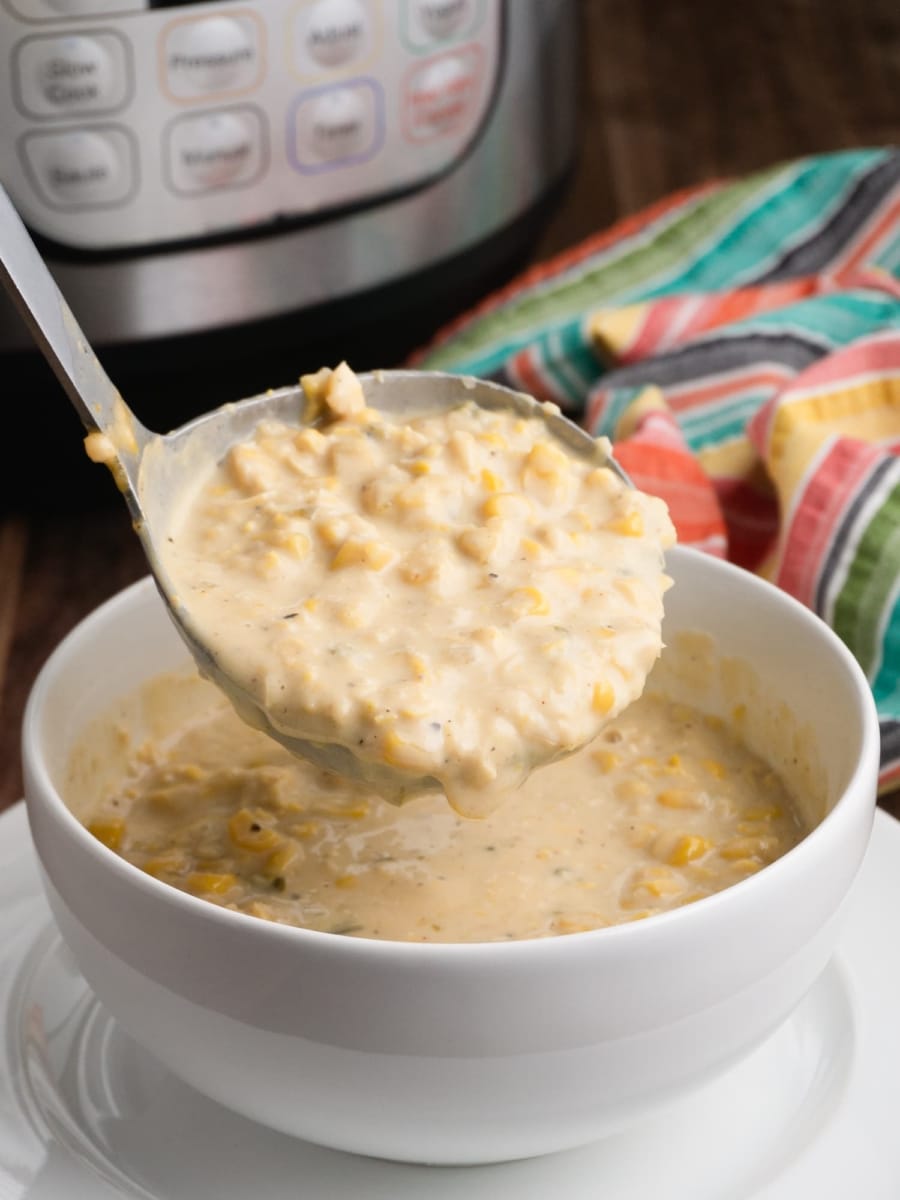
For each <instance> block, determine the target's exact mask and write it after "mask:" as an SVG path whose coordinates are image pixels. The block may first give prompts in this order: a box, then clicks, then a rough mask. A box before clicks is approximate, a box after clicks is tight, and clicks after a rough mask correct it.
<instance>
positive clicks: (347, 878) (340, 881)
mask: <svg viewBox="0 0 900 1200" xmlns="http://www.w3.org/2000/svg"><path fill="white" fill-rule="evenodd" d="M356 882H357V881H356V876H355V875H338V877H337V879H335V881H334V886H335V887H336V888H342V889H344V890H346V889H348V888H355V887H356Z"/></svg>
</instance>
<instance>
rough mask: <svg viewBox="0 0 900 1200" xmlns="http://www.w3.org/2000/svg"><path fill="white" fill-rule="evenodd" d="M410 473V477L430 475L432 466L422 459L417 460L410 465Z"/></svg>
mask: <svg viewBox="0 0 900 1200" xmlns="http://www.w3.org/2000/svg"><path fill="white" fill-rule="evenodd" d="M409 473H410V475H430V474H431V464H430V463H427V462H425V460H424V459H422V458H417V459H416V461H415V462H412V463H410V464H409Z"/></svg>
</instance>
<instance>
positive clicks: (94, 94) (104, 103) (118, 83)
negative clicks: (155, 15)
mask: <svg viewBox="0 0 900 1200" xmlns="http://www.w3.org/2000/svg"><path fill="white" fill-rule="evenodd" d="M128 54H129V51H128V47H127V46H126V44H125V42H124V40H123V39H122V38H121V37H120V36H119V35H118V34H117V33H113V32H112V31H107V30H92V31H91V32H90V33H89V34H69V35H65V36H63V37H44V36H38V37H32V38H28V39H27V40H26V41H24V42H22V43H21V44H20V45H19V46H18V48H17V50H16V55H15V59H14V80H15V95H16V101H17V103H18V105H19V107H20V108H22V109H23V110H24V111H25V112H26V113H29V114H30V115H31V116H36V117H50V116H53V117H56V116H62V115H65V114H68V113H72V114H73V115H76V114H77V115H80V114H82V113H96V112H110V111H112V110H113V109H116V108H119V107H120V106H121V105H123V104H125V103H126V101H127V100H128V97H129V92H130V87H131V84H130V78H131V70H130V68H129V61H128Z"/></svg>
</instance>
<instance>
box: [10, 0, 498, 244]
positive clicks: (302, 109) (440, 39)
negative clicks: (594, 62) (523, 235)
mask: <svg viewBox="0 0 900 1200" xmlns="http://www.w3.org/2000/svg"><path fill="white" fill-rule="evenodd" d="M502 4H503V0H247V2H244V0H225V2H219V3H201V4H192V3H177V2H176V3H172V2H171V0H0V46H2V53H3V56H4V59H5V63H4V68H3V71H2V73H0V80H2V82H0V94H2V106H3V108H2V111H3V113H4V117H3V121H2V124H0V174H2V182H3V183H4V184H5V186H6V187H7V189H8V191H9V192H10V195H11V196H12V198H13V201H14V202H15V204H16V206H17V207H18V209H19V211H20V213H21V214H22V216H23V218H24V219H25V220H26V222H27V223H28V224H29V225H30V226H31V228H32V229H33V230H34V231H35V232H36V233H38V234H41V235H43V236H45V237H47V238H49V239H52V240H53V241H54V242H56V243H58V244H60V245H62V246H65V247H68V248H71V249H75V250H82V251H109V250H128V249H139V248H141V247H145V248H149V247H153V246H156V245H160V244H163V243H165V244H171V243H173V242H175V243H178V242H183V241H184V242H186V241H193V240H194V239H197V238H204V237H209V236H215V235H223V234H224V235H227V234H229V233H237V232H239V231H241V230H248V229H256V228H265V227H267V226H271V225H272V224H273V223H274V222H277V221H285V222H291V221H295V220H297V219H300V218H306V217H318V216H322V215H325V214H327V213H328V212H330V211H333V210H335V209H338V208H341V207H343V206H345V205H355V204H362V203H366V202H370V201H374V200H377V199H378V198H379V197H381V196H387V195H390V194H393V193H395V192H398V191H401V190H406V189H411V188H415V187H419V186H422V185H424V184H426V183H428V181H429V180H431V179H434V178H435V177H437V176H438V175H440V174H442V173H443V172H445V171H446V170H448V169H449V168H451V167H452V166H453V164H454V163H455V162H456V161H458V160H459V159H460V158H461V157H462V156H463V155H464V154H465V152H466V150H467V148H468V147H469V146H470V145H471V144H472V142H473V140H474V139H475V138H476V137H477V135H478V132H479V129H480V127H481V126H482V124H483V123H484V122H485V120H486V117H487V115H488V111H489V107H490V104H491V99H492V95H493V92H494V88H495V85H496V82H497V77H498V72H499V70H500V49H501V18H502V12H501V9H502ZM3 93H5V94H3ZM477 202H478V198H477V197H473V203H476V204H477Z"/></svg>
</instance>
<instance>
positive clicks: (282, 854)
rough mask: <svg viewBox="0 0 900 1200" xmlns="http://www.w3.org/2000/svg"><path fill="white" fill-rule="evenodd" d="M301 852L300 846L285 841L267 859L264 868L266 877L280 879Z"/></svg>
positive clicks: (263, 871)
mask: <svg viewBox="0 0 900 1200" xmlns="http://www.w3.org/2000/svg"><path fill="white" fill-rule="evenodd" d="M300 853H301V851H300V847H299V846H297V845H292V844H291V843H290V842H285V844H284V845H283V846H279V848H278V849H277V850H273V851H272V853H271V854H270V855H269V857H268V858H267V859H266V861H265V863H264V865H263V869H262V873H263V875H265V877H266V879H278V878H279V877H280V876H282V875H283V874H284V873H285V871H286V870H287V869H288V867H289V866H290V865H291V863H292V862H294V860H295V859H296V858H297V856H298V855H299V854H300Z"/></svg>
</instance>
